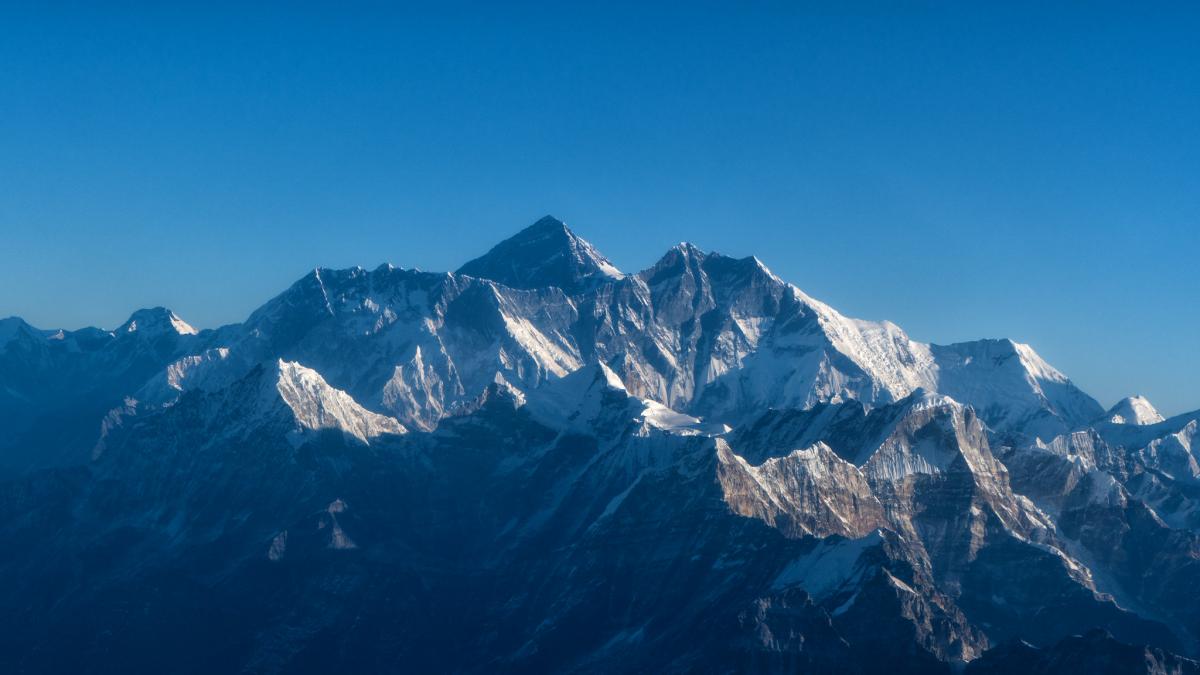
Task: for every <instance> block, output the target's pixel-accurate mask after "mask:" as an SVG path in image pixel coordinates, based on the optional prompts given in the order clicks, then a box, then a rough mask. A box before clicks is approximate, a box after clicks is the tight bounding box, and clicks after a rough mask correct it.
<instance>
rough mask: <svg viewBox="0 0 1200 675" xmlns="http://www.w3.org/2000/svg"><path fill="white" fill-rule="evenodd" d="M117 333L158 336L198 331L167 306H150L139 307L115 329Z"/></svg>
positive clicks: (187, 333)
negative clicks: (145, 307)
mask: <svg viewBox="0 0 1200 675" xmlns="http://www.w3.org/2000/svg"><path fill="white" fill-rule="evenodd" d="M114 332H115V333H117V334H122V333H137V334H139V335H141V336H148V337H158V336H159V335H164V334H171V333H174V334H176V335H195V334H196V333H197V332H198V331H197V330H196V329H195V328H192V327H191V326H190V325H188V323H187V322H186V321H184V320H183V319H181V318H179V315H178V314H176V313H175V312H172V311H171V310H169V309H167V308H166V307H150V308H147V309H139V310H137V311H136V312H134V313H133V314H131V315H130V316H129V319H128V320H126V321H125V323H123V324H121V327H120V328H118V329H117V330H115V331H114Z"/></svg>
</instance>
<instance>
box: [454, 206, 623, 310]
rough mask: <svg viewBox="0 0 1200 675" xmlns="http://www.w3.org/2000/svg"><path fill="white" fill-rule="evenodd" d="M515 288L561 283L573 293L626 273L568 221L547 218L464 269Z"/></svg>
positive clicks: (561, 285) (461, 268)
mask: <svg viewBox="0 0 1200 675" xmlns="http://www.w3.org/2000/svg"><path fill="white" fill-rule="evenodd" d="M458 273H459V274H465V275H468V276H473V277H479V278H482V279H491V280H492V281H496V282H499V283H501V284H504V285H505V286H509V287H512V288H545V287H548V286H557V287H558V288H561V289H563V290H564V291H566V292H567V293H576V292H579V291H581V290H584V289H585V288H587V287H588V286H590V285H592V284H593V283H595V282H602V281H605V280H609V279H620V278H621V277H623V276H624V275H623V274H622V273H621V271H620V270H618V269H617V268H616V267H615V266H614V265H613V264H612V263H611V262H609V261H608V259H607V258H605V257H604V256H603V255H601V253H600V252H599V251H597V250H596V248H595V247H594V246H592V245H591V244H590V243H588V242H587V241H586V240H584V239H583V238H581V237H579V236H578V235H576V234H575V233H574V232H572V231H571V230H570V228H568V227H567V225H566V223H564V222H562V221H561V220H559V219H557V218H555V217H553V216H545V217H543V218H541V219H540V220H538V221H537V222H535V223H534V224H532V225H530V226H529V227H527V228H525V229H523V230H521V231H520V232H518V233H517V234H515V235H513V236H512V237H509V238H508V239H505V240H504V241H502V242H500V243H499V244H497V245H496V246H494V247H493V248H492V250H490V251H488V252H487V253H486V254H484V255H482V256H480V257H478V258H476V259H474V260H472V261H470V262H468V263H467V264H465V265H463V266H462V267H460V268H459V269H458Z"/></svg>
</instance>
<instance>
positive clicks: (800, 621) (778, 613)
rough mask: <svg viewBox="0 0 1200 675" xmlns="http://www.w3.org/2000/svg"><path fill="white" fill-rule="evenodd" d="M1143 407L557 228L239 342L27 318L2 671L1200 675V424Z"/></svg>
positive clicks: (154, 316) (712, 271)
mask: <svg viewBox="0 0 1200 675" xmlns="http://www.w3.org/2000/svg"><path fill="white" fill-rule="evenodd" d="M1143 402H1144V400H1141V401H1139V400H1136V399H1128V400H1127V401H1125V402H1122V403H1121V404H1118V406H1117V407H1116V408H1114V409H1113V410H1111V411H1109V412H1108V413H1104V412H1103V410H1102V409H1101V408H1100V406H1099V405H1098V404H1097V403H1096V402H1095V401H1094V400H1093V399H1091V398H1090V397H1088V396H1087V395H1086V394H1084V393H1083V392H1081V391H1079V390H1078V389H1077V388H1075V387H1074V385H1072V384H1071V382H1070V380H1069V379H1067V378H1066V376H1064V375H1063V374H1062V373H1060V372H1059V371H1057V370H1055V369H1054V368H1053V367H1051V366H1050V365H1049V364H1046V363H1045V362H1044V361H1043V360H1042V359H1041V358H1040V357H1038V356H1037V354H1036V353H1034V352H1033V350H1032V349H1030V348H1029V347H1028V346H1026V345H1021V344H1018V343H1014V342H1011V341H1008V340H983V341H979V342H972V343H963V344H957V345H949V346H938V345H927V344H922V343H918V342H915V341H913V340H911V339H910V338H908V337H907V336H906V335H905V334H904V332H903V331H902V330H900V329H899V328H898V327H896V326H894V325H892V324H889V323H886V322H885V323H873V322H867V321H860V320H856V319H850V318H847V317H844V316H842V315H841V314H839V313H838V312H836V311H835V310H833V309H832V308H830V307H828V306H827V305H824V304H823V303H820V302H819V301H817V300H814V299H812V298H810V297H808V296H807V295H805V294H804V293H803V292H801V291H800V290H799V289H797V288H795V287H794V286H791V285H789V284H787V283H785V282H783V281H782V280H780V279H779V278H778V277H776V276H775V275H774V274H772V273H771V272H770V271H769V270H768V269H767V268H766V267H765V266H764V265H763V264H762V263H761V262H760V261H758V260H757V259H755V258H747V259H741V260H737V259H732V258H728V257H724V256H720V255H716V254H708V253H704V252H702V251H700V250H699V249H697V248H695V247H693V246H690V245H686V244H685V245H680V246H678V247H676V248H674V249H672V250H671V251H669V252H667V254H666V255H665V256H663V258H662V259H661V260H660V261H659V262H658V263H656V264H655V265H654V266H652V267H651V268H650V269H648V270H645V271H643V272H640V273H637V274H629V275H626V274H623V273H621V272H619V271H617V270H616V268H615V267H613V266H612V265H611V264H610V263H609V262H608V261H607V260H606V259H605V258H604V257H603V256H602V255H601V254H599V253H598V252H597V251H596V250H595V249H594V247H592V246H591V245H590V244H588V243H587V242H585V241H584V240H583V239H581V238H579V237H578V236H577V235H575V234H574V233H572V232H571V231H570V230H568V229H567V228H566V226H565V225H563V224H562V223H561V222H560V221H557V220H554V219H552V218H545V219H542V220H541V221H538V223H535V224H534V225H533V226H531V227H530V228H527V229H526V230H524V231H522V232H521V233H519V234H518V235H517V236H515V237H513V238H512V239H510V240H508V241H506V242H503V243H501V244H499V245H497V246H496V247H495V248H493V249H492V250H491V251H490V252H489V253H488V254H486V255H485V256H483V257H481V258H478V259H476V260H474V261H472V262H470V263H468V264H466V265H464V266H463V267H462V268H461V269H460V270H459V271H458V272H456V273H452V274H434V273H426V272H418V271H413V270H400V269H396V268H393V267H390V266H383V267H380V268H377V269H375V270H372V271H366V270H363V269H361V268H355V269H349V270H327V269H318V270H314V271H313V272H312V273H311V274H309V275H307V276H305V277H304V278H302V279H301V280H300V281H298V282H297V283H296V284H294V285H293V286H292V287H291V288H289V289H288V290H286V291H285V292H284V293H282V294H281V295H279V296H278V297H276V298H274V299H272V300H270V301H269V302H267V303H266V304H265V305H263V306H262V307H261V308H260V309H258V310H257V311H255V312H254V313H253V314H252V315H251V316H250V317H249V318H248V319H247V320H246V321H245V322H244V323H242V324H237V325H233V326H226V327H223V328H221V329H218V330H206V331H196V330H195V329H192V328H191V327H190V326H188V325H187V324H186V323H184V322H183V321H182V320H180V319H179V318H178V317H177V316H175V315H174V314H173V313H171V312H169V311H167V310H161V309H158V310H143V311H139V312H137V313H135V314H134V315H133V316H132V317H131V318H130V320H129V321H128V322H126V324H124V325H123V326H121V327H120V328H118V329H115V330H113V331H110V332H105V331H100V330H96V329H85V330H83V331H75V332H69V333H68V332H63V331H41V330H38V329H35V328H33V327H30V326H29V325H28V324H25V323H24V322H23V321H20V320H19V319H6V320H3V321H0V404H2V405H0V415H3V419H2V421H3V422H4V423H5V424H6V425H8V426H7V428H8V429H9V431H10V433H9V434H8V435H7V436H6V439H5V441H4V443H5V445H3V446H0V452H2V453H3V458H2V459H3V465H4V466H5V468H6V472H7V476H8V477H7V478H6V479H5V480H4V481H3V482H0V535H2V536H3V537H4V540H5V541H6V543H7V546H6V547H5V548H4V552H3V553H0V574H3V576H4V578H5V579H8V580H10V582H11V583H8V584H4V585H2V586H0V606H3V607H5V608H8V610H9V611H8V612H6V619H5V622H4V623H5V626H4V627H5V630H4V631H0V664H2V665H3V668H4V670H6V671H13V672H74V671H86V672H161V671H194V672H226V671H246V670H248V671H255V672H259V671H263V672H297V671H300V672H308V671H312V672H326V671H351V672H360V671H394V670H411V671H417V672H427V671H434V672H441V671H449V672H462V671H465V672H497V671H500V672H549V671H583V672H595V671H605V672H680V671H697V670H701V671H720V672H729V671H748V672H759V671H762V672H785V671H799V672H864V673H866V672H914V673H918V672H919V673H926V672H944V673H949V672H952V671H955V670H957V669H960V668H961V667H962V664H963V663H967V664H968V665H967V666H966V668H967V670H968V672H980V673H991V672H1022V671H1031V672H1062V671H1067V672H1194V671H1195V663H1194V662H1192V661H1189V660H1188V659H1187V658H1186V657H1187V656H1189V655H1190V656H1195V655H1196V654H1197V653H1200V641H1198V640H1200V610H1197V609H1196V606H1197V603H1196V602H1195V598H1196V597H1197V592H1200V468H1198V467H1200V463H1198V461H1197V456H1196V454H1195V451H1194V450H1193V448H1194V447H1196V445H1195V441H1196V435H1197V424H1200V413H1192V414H1190V415H1183V416H1180V417H1176V418H1172V419H1168V420H1162V419H1161V418H1159V417H1157V413H1153V408H1152V407H1150V406H1149V404H1148V403H1145V404H1144V405H1143ZM1152 413H1153V414H1152Z"/></svg>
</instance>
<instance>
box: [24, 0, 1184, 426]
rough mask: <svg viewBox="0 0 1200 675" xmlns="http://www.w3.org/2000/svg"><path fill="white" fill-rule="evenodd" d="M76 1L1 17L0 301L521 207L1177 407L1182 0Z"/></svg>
mask: <svg viewBox="0 0 1200 675" xmlns="http://www.w3.org/2000/svg"><path fill="white" fill-rule="evenodd" d="M100 4H101V3H79V4H73V5H67V4H63V5H59V4H56V3H35V2H28V3H25V2H21V3H17V2H9V3H3V4H2V5H0V316H3V315H8V314H17V315H21V316H24V317H25V318H26V319H28V320H29V321H30V322H32V323H34V324H35V325H39V326H42V327H67V328H74V327H80V326H83V325H88V324H93V325H99V326H101V327H106V328H111V327H114V326H116V325H118V324H119V323H120V322H121V321H123V320H124V319H125V318H126V317H127V316H128V314H129V313H130V312H131V311H132V310H133V309H135V308H137V307H142V306H150V305H165V306H168V307H171V308H173V309H175V310H176V311H177V312H178V313H179V314H180V315H181V316H183V317H184V318H185V319H187V320H188V321H190V322H192V323H193V324H195V325H197V326H199V327H212V326H216V325H218V324H222V323H229V322H234V321H239V320H241V319H243V318H244V317H245V316H246V315H247V314H248V313H249V312H250V311H251V310H252V309H253V308H254V307H256V306H257V305H259V304H261V303H262V302H263V301H265V300H266V299H268V298H269V297H271V296H272V295H274V294H276V293H278V292H279V291H281V290H282V289H283V288H284V287H286V286H287V285H288V284H289V283H290V282H292V281H293V280H294V279H296V278H298V277H299V276H301V275H302V274H304V273H305V271H306V270H307V269H309V268H312V267H314V266H317V265H322V266H350V265H356V264H361V265H363V266H367V267H371V266H374V265H377V264H379V263H381V262H384V261H389V262H392V263H394V264H397V265H402V266H416V267H420V268H422V269H428V270H445V269H453V268H455V267H457V266H458V265H459V264H460V263H461V262H463V261H465V260H467V259H469V258H471V257H473V256H475V255H477V254H479V253H481V252H483V251H484V250H486V249H487V248H489V247H490V246H491V245H492V244H494V243H495V242H496V241H499V240H500V239H502V238H504V237H505V236H507V235H509V234H511V233H512V232H515V231H516V230H518V229H520V228H521V227H523V226H525V225H527V224H528V223H530V222H532V221H533V220H534V219H536V218H537V217H539V216H541V215H543V214H545V213H553V214H555V215H557V216H559V217H560V218H563V219H564V220H566V221H567V222H568V223H569V224H570V225H571V226H572V227H573V228H574V229H575V230H576V231H577V232H578V233H580V234H581V235H582V236H584V237H585V238H588V239H590V240H591V241H592V242H594V243H595V244H596V245H597V247H598V248H600V249H601V250H602V251H604V252H605V253H606V254H607V255H608V256H609V257H610V258H612V259H613V261H614V262H615V263H616V264H617V265H618V266H620V267H622V268H623V269H626V270H637V269H641V268H643V267H645V266H647V265H649V264H650V263H651V262H653V261H654V260H655V259H657V257H658V256H659V255H660V254H661V253H662V252H663V251H664V250H665V249H666V248H667V247H668V246H670V245H671V244H674V243H676V242H678V241H681V240H688V241H692V242H693V243H695V244H697V245H698V246H700V247H702V248H705V249H710V250H719V251H722V252H725V253H729V254H733V255H749V254H756V255H758V256H759V257H760V258H762V259H763V260H764V261H766V262H767V264H768V265H770V266H771V267H772V269H774V270H775V271H776V272H777V273H778V274H780V275H781V276H783V277H784V278H786V279H788V280H789V281H792V282H794V283H796V284H797V285H799V286H800V287H802V288H804V289H805V290H806V291H808V292H809V293H810V294H812V295H814V296H816V297H818V298H821V299H823V300H826V301H827V302H829V303H830V304H832V305H834V306H835V307H837V308H839V309H841V310H842V311H843V312H845V313H848V314H850V315H853V316H860V317H863V318H871V319H890V320H892V321H895V322H896V323H898V324H900V325H901V326H903V327H904V328H905V329H906V330H908V332H909V333H910V334H911V335H912V336H913V337H915V338H917V339H921V340H929V341H935V342H951V341H957V340H965V339H973V338H978V337H985V336H1010V337H1012V338H1014V339H1017V340H1020V341H1024V342H1030V343H1032V344H1033V345H1034V347H1035V348H1037V349H1038V350H1039V351H1040V352H1041V353H1042V354H1043V355H1044V356H1045V357H1046V358H1047V359H1048V360H1050V361H1051V362H1052V363H1054V364H1055V365H1057V366H1058V367H1059V368H1061V369H1062V370H1064V371H1066V372H1067V373H1068V374H1069V375H1071V376H1072V377H1073V378H1074V379H1075V380H1076V381H1077V382H1078V383H1080V384H1081V385H1082V386H1083V387H1084V388H1085V389H1087V390H1088V391H1089V392H1091V393H1093V394H1094V395H1095V396H1097V397H1098V398H1099V399H1100V401H1101V403H1103V404H1105V405H1108V404H1111V403H1113V402H1114V401H1115V400H1116V399H1117V398H1119V397H1120V396H1123V395H1125V394H1131V393H1143V394H1145V395H1147V396H1149V397H1150V398H1151V400H1152V401H1153V402H1154V403H1156V404H1158V405H1159V407H1160V408H1162V409H1163V411H1164V412H1165V413H1177V412H1182V411H1184V410H1190V409H1194V408H1197V407H1200V355H1198V350H1197V347H1200V338H1198V336H1200V267H1198V251H1200V234H1198V233H1197V229H1198V226H1200V185H1198V182H1200V38H1198V37H1197V36H1200V5H1197V4H1196V3H1194V2H1192V3H1179V4H1172V3H1157V2H1156V3H1125V4H1124V5H1105V4H1099V3H1079V4H1078V5H1077V6H1076V7H1074V8H1070V9H1069V8H1067V5H1068V4H1069V3H1057V4H1059V5H1060V6H1059V7H1058V8H1056V9H1049V8H1044V7H1039V5H1043V4H1047V3H1030V4H1019V3H986V4H988V5H990V6H989V7H984V5H985V3H975V2H967V3H961V2H959V3H949V2H948V3H944V4H942V5H940V6H938V5H933V4H929V5H923V4H921V3H907V2H906V3H870V4H863V5H860V6H858V7H856V8H854V7H845V6H841V5H842V4H843V3H822V4H823V5H825V6H824V7H818V6H804V5H801V4H798V3H779V4H770V3H763V4H754V6H753V7H741V8H736V9H734V8H731V7H728V6H722V5H732V4H734V3H720V4H713V5H709V6H703V5H702V4H699V3H677V4H675V3H673V4H670V5H667V4H662V5H654V6H648V5H647V3H632V4H628V5H624V4H614V3H596V4H595V5H593V6H592V7H591V8H581V7H580V3H553V4H550V3H548V4H545V5H522V6H520V7H516V8H513V7H509V8H501V7H499V6H498V5H500V4H502V3H491V2H489V3H481V4H478V5H466V4H464V5H449V4H443V3H430V4H429V5H426V6H424V7H421V8H416V7H410V8H396V7H388V6H386V5H383V4H380V5H359V6H358V7H357V8H356V9H353V10H351V9H349V8H348V7H347V6H346V4H347V3H337V4H336V6H335V4H334V3H330V4H329V5H326V6H323V7H322V6H315V5H303V4H302V3H287V4H279V5H276V6H274V7H265V6H256V7H251V6H250V5H251V4H255V3H239V4H228V5H220V4H212V3H196V4H195V5H193V6H191V7H190V8H183V9H180V8H173V9H172V8H164V7H159V6H157V5H158V4H161V3H147V4H146V5H145V6H140V5H137V4H134V3H113V4H112V6H111V7H108V8H107V9H104V10H101V9H98V6H99V5H100ZM241 4H244V6H239V5H241ZM434 4H436V5H437V7H436V8H435V7H434V6H433V5H434ZM745 4H752V3H745ZM293 6H294V7H293ZM289 7H292V8H289Z"/></svg>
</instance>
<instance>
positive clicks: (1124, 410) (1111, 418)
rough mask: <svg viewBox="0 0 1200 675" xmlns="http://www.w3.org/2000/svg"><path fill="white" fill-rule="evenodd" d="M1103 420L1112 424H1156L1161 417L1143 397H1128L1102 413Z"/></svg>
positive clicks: (1161, 419) (1160, 420)
mask: <svg viewBox="0 0 1200 675" xmlns="http://www.w3.org/2000/svg"><path fill="white" fill-rule="evenodd" d="M1104 419H1105V420H1106V421H1108V422H1112V423H1113V424H1141V425H1145V424H1158V423H1159V422H1162V421H1163V419H1164V418H1163V416H1162V415H1160V414H1159V412H1158V410H1156V409H1155V408H1154V406H1153V405H1152V404H1151V403H1150V401H1148V400H1146V397H1145V396H1129V397H1126V398H1123V399H1121V400H1120V401H1117V404H1116V405H1114V406H1113V407H1112V408H1109V410H1108V412H1106V413H1104Z"/></svg>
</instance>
